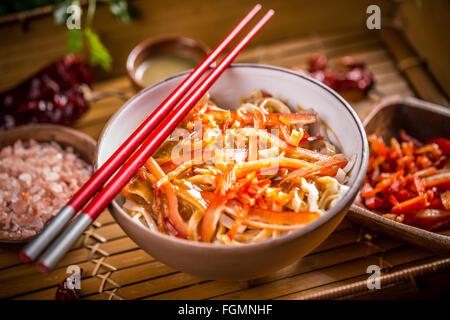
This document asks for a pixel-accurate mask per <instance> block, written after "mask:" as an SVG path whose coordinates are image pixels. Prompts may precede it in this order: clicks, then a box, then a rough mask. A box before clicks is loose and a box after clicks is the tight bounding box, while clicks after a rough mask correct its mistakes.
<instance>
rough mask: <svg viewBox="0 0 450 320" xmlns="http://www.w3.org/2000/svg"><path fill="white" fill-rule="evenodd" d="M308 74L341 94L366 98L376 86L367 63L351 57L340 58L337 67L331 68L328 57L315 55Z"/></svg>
mask: <svg viewBox="0 0 450 320" xmlns="http://www.w3.org/2000/svg"><path fill="white" fill-rule="evenodd" d="M293 69H294V70H295V69H296V68H293ZM308 72H309V73H310V75H311V76H312V77H313V78H315V79H317V80H319V81H320V82H323V83H324V84H326V85H327V86H329V87H330V88H332V89H333V90H336V91H338V92H340V93H350V92H358V93H359V94H361V95H363V96H364V95H366V94H367V93H368V91H369V90H370V88H371V87H372V86H373V84H374V77H373V75H372V73H371V72H370V71H369V70H368V69H367V67H366V65H365V63H364V62H363V61H361V60H359V59H357V58H355V57H351V56H345V57H341V58H339V59H338V60H337V63H336V67H335V68H329V64H328V58H327V56H326V55H323V54H317V55H313V56H312V57H311V58H310V60H309V63H308Z"/></svg>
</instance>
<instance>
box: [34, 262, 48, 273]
mask: <svg viewBox="0 0 450 320" xmlns="http://www.w3.org/2000/svg"><path fill="white" fill-rule="evenodd" d="M37 268H38V269H39V271H41V272H43V273H49V272H50V268H49V267H47V266H46V265H45V264H43V263H42V262H38V263H37Z"/></svg>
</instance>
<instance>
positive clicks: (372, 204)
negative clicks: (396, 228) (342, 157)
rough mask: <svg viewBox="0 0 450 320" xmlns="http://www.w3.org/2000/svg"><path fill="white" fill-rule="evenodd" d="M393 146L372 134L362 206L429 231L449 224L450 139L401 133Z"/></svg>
mask: <svg viewBox="0 0 450 320" xmlns="http://www.w3.org/2000/svg"><path fill="white" fill-rule="evenodd" d="M399 137H400V141H398V140H397V139H396V138H391V140H390V146H389V147H388V146H386V145H385V144H384V142H383V140H382V139H381V138H379V137H377V136H375V135H371V136H369V142H370V146H371V150H370V151H371V154H370V160H369V167H368V170H367V175H366V180H365V184H364V186H363V188H362V190H361V197H362V198H363V202H364V204H365V205H366V206H367V207H368V208H369V209H373V210H376V211H378V212H380V213H381V214H383V215H384V216H385V217H387V218H390V219H393V220H396V221H398V222H403V223H406V224H409V225H413V226H416V227H420V228H424V229H427V230H438V229H442V228H445V227H448V226H450V214H449V212H450V168H449V154H450V140H447V139H444V138H433V139H431V140H429V141H428V142H427V143H425V144H423V143H421V142H420V141H418V140H417V139H415V138H413V137H411V136H410V135H408V134H407V133H406V132H405V131H403V130H402V131H400V134H399Z"/></svg>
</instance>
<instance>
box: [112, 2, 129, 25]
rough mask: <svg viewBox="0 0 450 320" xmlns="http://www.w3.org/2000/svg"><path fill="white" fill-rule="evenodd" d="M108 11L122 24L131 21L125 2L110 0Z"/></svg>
mask: <svg viewBox="0 0 450 320" xmlns="http://www.w3.org/2000/svg"><path fill="white" fill-rule="evenodd" d="M109 10H110V11H111V13H112V15H113V16H114V17H116V18H117V19H119V20H120V21H122V22H125V23H126V22H129V21H130V20H131V15H130V11H129V8H128V3H127V1H126V0H112V1H111V3H110V4H109Z"/></svg>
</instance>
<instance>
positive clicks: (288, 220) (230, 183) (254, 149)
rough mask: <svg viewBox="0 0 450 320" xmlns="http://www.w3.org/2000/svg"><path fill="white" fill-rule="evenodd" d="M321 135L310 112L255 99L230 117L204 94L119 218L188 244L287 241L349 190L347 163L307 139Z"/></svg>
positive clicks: (133, 184) (129, 190)
mask: <svg viewBox="0 0 450 320" xmlns="http://www.w3.org/2000/svg"><path fill="white" fill-rule="evenodd" d="M311 128H314V130H312V129H311ZM325 130H326V128H323V126H322V124H321V123H320V121H319V119H318V117H317V115H315V114H314V113H313V112H312V111H311V110H309V112H308V113H306V112H304V113H291V111H290V109H289V107H288V106H287V105H286V104H285V103H284V102H283V101H281V100H279V99H276V98H274V97H272V96H271V95H269V94H267V93H265V92H263V91H260V90H254V91H253V92H252V93H250V94H249V95H248V96H245V97H242V98H241V105H240V107H238V108H237V109H236V110H235V111H228V110H224V109H221V108H219V107H218V106H217V105H215V104H214V103H213V102H212V101H211V100H210V99H209V96H208V95H207V96H205V97H204V98H203V99H202V101H200V102H199V103H198V105H197V106H196V107H195V108H194V109H193V110H192V111H191V112H190V113H189V114H188V116H187V117H186V118H185V119H184V121H183V122H182V123H181V125H180V126H179V127H178V128H177V129H176V131H174V133H173V135H172V137H170V138H168V139H167V140H166V142H165V143H164V144H163V145H162V146H161V147H160V148H159V149H158V151H157V152H156V153H155V154H154V155H153V158H150V159H149V160H148V161H147V163H146V165H145V166H144V167H143V168H141V169H140V170H139V172H138V174H137V175H136V176H135V177H134V178H133V179H132V180H131V181H130V182H129V183H128V184H127V186H126V187H125V188H124V189H123V191H122V195H123V196H124V197H125V203H124V205H123V209H124V210H125V211H126V212H127V213H128V214H130V216H132V217H133V219H136V220H137V221H139V223H142V224H143V225H145V226H147V227H149V228H150V229H151V230H155V231H156V230H158V231H159V232H164V233H166V234H169V235H172V236H177V237H181V238H185V239H190V240H193V241H204V242H215V243H222V244H239V243H250V242H256V241H261V240H264V239H270V238H273V237H277V236H279V235H281V234H284V233H287V232H291V231H292V230H296V229H298V228H301V227H302V226H304V225H306V224H307V223H309V222H311V221H313V220H315V219H316V218H317V217H319V216H320V215H322V214H323V213H324V212H325V211H326V210H328V209H330V208H331V207H332V206H334V205H335V204H336V203H337V201H339V199H341V198H342V196H343V195H344V194H345V192H346V191H347V190H348V187H347V186H345V185H343V184H342V183H344V182H345V181H346V179H347V175H348V171H349V170H351V166H352V165H353V164H352V163H350V164H348V161H347V159H346V158H345V157H344V156H343V155H342V154H336V150H335V147H334V146H333V145H331V144H330V143H329V142H328V141H326V140H325V138H324V137H322V136H320V137H319V136H310V134H311V133H312V132H313V131H318V132H325ZM324 145H325V146H326V148H324ZM180 153H181V154H180ZM352 162H353V161H352ZM343 169H344V170H343Z"/></svg>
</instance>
